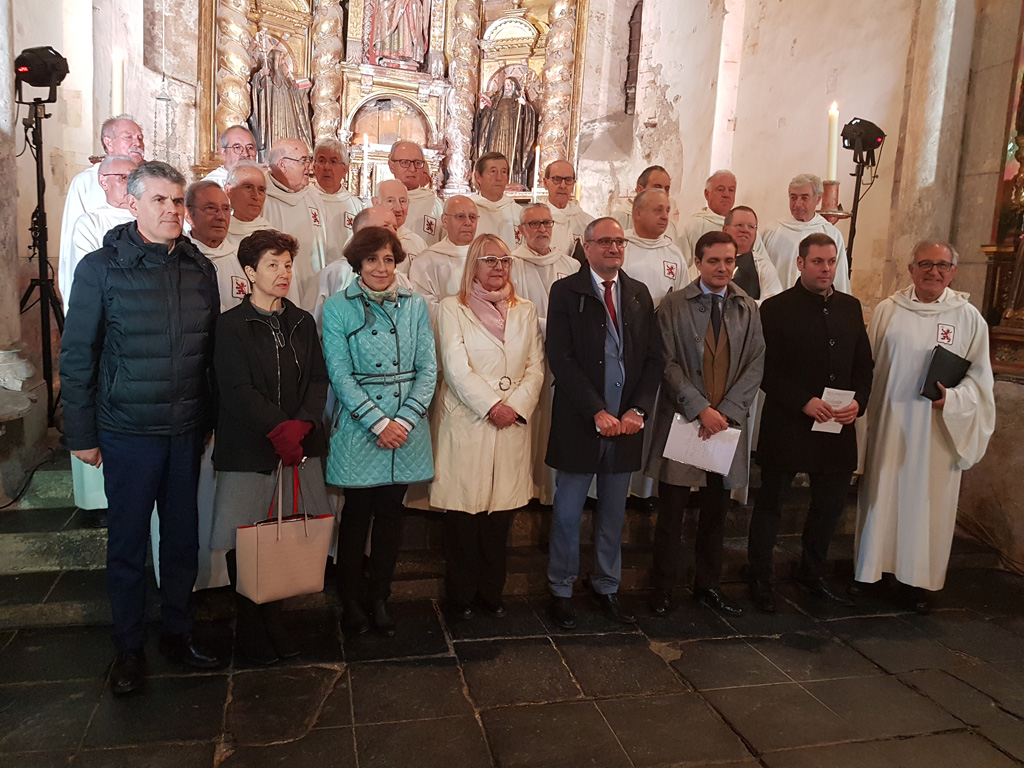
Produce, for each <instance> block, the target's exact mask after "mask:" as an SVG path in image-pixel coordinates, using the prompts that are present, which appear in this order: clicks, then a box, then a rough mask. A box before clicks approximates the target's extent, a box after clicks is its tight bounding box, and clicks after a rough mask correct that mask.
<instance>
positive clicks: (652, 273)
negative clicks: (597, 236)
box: [622, 229, 692, 309]
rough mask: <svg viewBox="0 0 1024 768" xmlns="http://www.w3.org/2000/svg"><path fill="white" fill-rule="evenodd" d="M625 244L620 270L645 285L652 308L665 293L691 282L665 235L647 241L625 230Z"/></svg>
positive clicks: (673, 247) (683, 262)
mask: <svg viewBox="0 0 1024 768" xmlns="http://www.w3.org/2000/svg"><path fill="white" fill-rule="evenodd" d="M626 241H627V242H626V254H625V256H624V258H623V261H622V269H623V271H624V272H625V273H626V274H627V275H629V276H630V277H632V278H633V279H634V280H639V281H640V282H641V283H643V284H644V285H646V286H647V290H648V291H650V292H651V299H653V300H654V307H655V309H657V307H658V305H659V304H661V300H662V299H664V298H665V297H666V296H668V294H669V292H671V291H675V290H678V289H679V288H683V287H684V286H687V285H689V284H690V283H691V282H692V281H691V279H690V274H689V272H688V270H687V268H686V261H685V260H684V259H683V254H682V253H681V252H680V250H679V248H678V247H677V246H676V244H675V243H673V242H672V241H671V240H670V239H669V237H668V235H662V236H661V237H658V238H654V239H650V238H646V237H640V236H639V235H638V234H637V233H636V232H635V231H634V230H632V229H630V230H627V231H626Z"/></svg>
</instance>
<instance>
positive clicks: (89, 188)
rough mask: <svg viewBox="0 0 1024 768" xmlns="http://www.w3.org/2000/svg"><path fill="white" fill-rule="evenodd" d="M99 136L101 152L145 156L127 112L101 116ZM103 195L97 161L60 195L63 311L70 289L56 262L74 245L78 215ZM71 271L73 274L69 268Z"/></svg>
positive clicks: (137, 160) (142, 142) (136, 127)
mask: <svg viewBox="0 0 1024 768" xmlns="http://www.w3.org/2000/svg"><path fill="white" fill-rule="evenodd" d="M100 140H101V141H102V142H103V152H104V154H107V155H125V156H127V157H130V158H131V159H132V160H134V161H135V164H136V165H138V164H139V163H141V162H142V161H143V160H144V159H145V158H143V153H144V152H145V149H146V143H145V140H144V139H143V137H142V129H141V128H140V127H139V124H138V123H136V122H135V121H134V120H133V119H132V118H130V117H128V115H119V116H118V117H111V118H108V119H107V120H105V121H104V122H103V125H102V127H101V128H100ZM105 199H106V197H105V195H104V193H103V188H102V187H101V186H100V178H99V166H98V165H93V166H90V167H89V168H86V169H85V170H84V171H82V172H81V173H79V174H78V175H77V176H75V177H74V178H73V179H72V180H71V185H70V186H69V187H68V193H67V196H66V197H65V198H64V215H63V217H62V218H61V223H60V250H59V256H58V259H57V270H58V285H59V287H60V290H61V293H62V295H63V298H64V306H65V311H66V309H67V301H68V299H67V297H68V294H69V293H70V290H65V288H64V286H63V285H60V284H59V274H60V272H61V268H60V265H61V263H63V262H64V261H65V260H66V259H68V258H70V257H71V250H72V248H73V247H74V246H73V243H72V235H73V234H74V229H75V224H76V223H77V222H78V219H79V218H81V217H82V216H83V215H84V214H86V213H89V212H91V211H95V210H96V209H97V208H100V207H102V205H103V203H104V202H105ZM72 274H74V272H73V271H72Z"/></svg>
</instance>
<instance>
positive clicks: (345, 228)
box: [313, 139, 363, 264]
mask: <svg viewBox="0 0 1024 768" xmlns="http://www.w3.org/2000/svg"><path fill="white" fill-rule="evenodd" d="M313 174H314V175H315V176H316V187H317V190H318V191H319V192H320V197H321V198H322V199H323V204H324V209H325V212H326V216H325V219H324V221H325V223H326V225H327V263H328V264H332V263H334V262H336V261H338V260H339V259H340V260H342V261H344V259H345V256H344V252H345V245H346V243H348V241H349V239H350V238H351V237H352V221H353V219H355V215H356V214H357V213H359V212H360V211H361V210H363V201H362V200H360V199H359V198H358V197H356V196H355V195H353V194H352V193H351V192H349V191H348V189H346V188H345V186H344V183H345V179H346V178H348V149H347V148H346V147H345V145H344V144H342V143H341V142H340V141H338V140H337V139H321V140H320V141H318V142H317V144H316V148H315V149H314V150H313Z"/></svg>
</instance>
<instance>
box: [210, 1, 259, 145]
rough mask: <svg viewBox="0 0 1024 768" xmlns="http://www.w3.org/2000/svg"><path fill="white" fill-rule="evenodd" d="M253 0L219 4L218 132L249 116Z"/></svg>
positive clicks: (250, 107)
mask: <svg viewBox="0 0 1024 768" xmlns="http://www.w3.org/2000/svg"><path fill="white" fill-rule="evenodd" d="M251 6H252V3H251V0H220V2H219V3H218V5H217V73H216V82H217V112H216V120H217V133H218V135H219V134H220V133H222V132H223V131H224V130H225V129H226V128H229V127H230V126H232V125H237V124H239V123H244V122H245V121H246V120H248V119H249V115H250V114H251V112H252V99H251V96H250V93H249V75H250V73H251V72H252V59H251V58H250V57H249V46H250V44H251V43H252V36H253V27H252V24H251V23H250V21H249V18H248V16H249V11H250V10H251Z"/></svg>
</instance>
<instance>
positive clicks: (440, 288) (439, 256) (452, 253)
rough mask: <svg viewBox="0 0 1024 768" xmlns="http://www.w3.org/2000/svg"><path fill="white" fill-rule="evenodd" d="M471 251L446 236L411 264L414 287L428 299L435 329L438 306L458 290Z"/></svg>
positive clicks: (410, 273) (431, 320) (410, 277)
mask: <svg viewBox="0 0 1024 768" xmlns="http://www.w3.org/2000/svg"><path fill="white" fill-rule="evenodd" d="M468 253H469V246H468V245H456V244H455V243H453V242H452V241H451V240H449V239H448V238H447V237H446V238H445V239H444V240H442V241H441V242H439V243H437V244H436V245H433V246H431V247H430V248H428V249H427V250H425V251H424V252H423V253H421V254H420V255H419V256H417V257H416V260H415V261H414V262H413V263H412V268H411V269H410V270H409V280H410V282H411V283H412V289H413V290H414V291H416V293H418V294H419V295H420V296H422V297H423V299H424V300H425V301H426V302H427V311H428V312H429V313H430V324H431V326H432V327H433V328H434V329H435V330H436V328H437V325H436V321H437V305H438V304H440V303H441V299H444V298H447V297H448V296H454V295H455V294H457V293H458V292H459V286H460V285H461V284H462V270H463V269H464V268H465V266H466V254H468Z"/></svg>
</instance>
